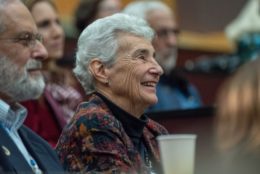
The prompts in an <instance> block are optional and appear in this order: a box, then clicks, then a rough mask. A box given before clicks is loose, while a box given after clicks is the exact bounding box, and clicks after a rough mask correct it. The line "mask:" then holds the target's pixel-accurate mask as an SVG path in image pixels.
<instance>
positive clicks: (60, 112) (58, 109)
mask: <svg viewBox="0 0 260 174" xmlns="http://www.w3.org/2000/svg"><path fill="white" fill-rule="evenodd" d="M24 3H25V5H26V6H27V7H28V9H29V10H30V12H31V14H32V16H33V18H34V20H35V22H36V24H37V27H38V30H39V33H40V34H41V35H42V36H43V45H44V46H45V47H46V49H47V51H48V55H49V59H48V60H47V61H45V62H44V63H43V73H44V77H45V81H46V88H45V90H44V94H43V95H42V96H41V98H40V99H39V100H30V101H27V102H24V103H23V105H24V106H25V107H26V108H27V109H28V117H27V119H26V121H25V124H26V125H27V126H29V127H30V128H32V129H33V130H34V131H35V132H36V133H38V134H39V135H41V136H42V137H43V138H44V139H46V140H47V141H48V142H49V143H50V144H51V145H52V146H55V145H56V142H57V140H58V138H59V136H60V133H61V131H62V128H63V127H64V126H65V125H66V123H67V122H68V121H69V120H70V118H71V117H72V115H73V114H74V111H75V110H76V106H77V104H78V103H79V102H80V101H81V100H82V97H81V95H80V93H79V92H78V91H77V90H76V89H75V88H73V87H72V83H71V78H70V76H69V75H70V73H69V72H67V70H65V68H62V67H60V66H58V65H57V61H58V60H60V59H62V57H63V53H64V40H65V35H64V31H63V28H62V26H61V23H60V18H59V16H58V13H57V9H56V6H55V4H54V3H53V2H52V1H51V0H24ZM36 115H37V117H36Z"/></svg>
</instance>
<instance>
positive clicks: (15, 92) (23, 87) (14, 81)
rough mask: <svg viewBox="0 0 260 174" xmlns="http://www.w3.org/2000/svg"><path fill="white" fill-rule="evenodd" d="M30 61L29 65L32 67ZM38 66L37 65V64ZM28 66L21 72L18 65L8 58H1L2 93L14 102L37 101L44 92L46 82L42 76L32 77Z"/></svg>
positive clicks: (0, 80)
mask: <svg viewBox="0 0 260 174" xmlns="http://www.w3.org/2000/svg"><path fill="white" fill-rule="evenodd" d="M32 61H35V62H36V60H29V61H28V62H30V63H27V65H28V64H29V66H31V64H33V63H32ZM36 64H37V63H36ZM26 67H27V66H25V67H24V69H23V71H22V72H21V70H19V68H18V67H17V65H16V64H15V63H13V62H11V61H10V60H9V58H6V57H0V91H1V93H4V94H5V95H7V96H8V97H10V98H11V99H12V100H14V101H18V102H19V101H25V100H29V99H37V98H38V97H39V96H40V95H41V94H42V93H43V90H44V87H45V82H44V78H43V76H42V75H37V76H36V75H35V76H34V77H30V75H29V74H28V72H27V68H26Z"/></svg>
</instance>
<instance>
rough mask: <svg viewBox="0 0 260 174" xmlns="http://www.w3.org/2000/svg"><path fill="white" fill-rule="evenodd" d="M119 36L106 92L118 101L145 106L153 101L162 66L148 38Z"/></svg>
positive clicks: (133, 106) (154, 101) (123, 104)
mask: <svg viewBox="0 0 260 174" xmlns="http://www.w3.org/2000/svg"><path fill="white" fill-rule="evenodd" d="M119 38H120V39H119V52H118V54H117V58H116V62H115V64H114V65H113V66H112V67H111V68H109V69H108V76H109V77H108V81H109V84H108V85H109V88H110V90H111V91H110V92H111V93H112V95H113V97H114V98H115V100H116V101H117V102H118V104H119V105H121V106H128V105H130V107H131V108H136V107H138V108H139V109H140V108H141V110H142V109H143V110H145V109H146V108H147V107H148V106H150V105H153V104H155V103H156V102H157V96H156V84H157V83H158V81H159V77H160V75H161V74H162V73H163V70H162V68H161V67H160V66H159V64H158V63H157V62H156V60H155V59H154V54H155V53H154V48H153V46H152V45H151V42H150V41H148V40H146V39H144V38H142V37H136V36H133V35H121V37H119Z"/></svg>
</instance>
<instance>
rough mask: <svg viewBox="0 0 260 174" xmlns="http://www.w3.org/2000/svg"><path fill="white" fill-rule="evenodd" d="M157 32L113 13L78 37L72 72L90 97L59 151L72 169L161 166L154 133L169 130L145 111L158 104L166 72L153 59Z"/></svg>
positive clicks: (132, 170)
mask: <svg viewBox="0 0 260 174" xmlns="http://www.w3.org/2000/svg"><path fill="white" fill-rule="evenodd" d="M153 37H154V33H153V30H152V29H151V28H150V27H149V26H148V25H147V23H146V22H145V21H144V20H142V19H139V18H136V17H131V16H128V15H125V14H115V15H112V16H109V17H105V18H102V19H99V20H97V21H95V22H94V23H92V24H90V25H89V26H88V27H87V28H86V29H85V30H84V31H83V32H82V34H81V35H80V37H79V41H78V51H77V55H76V56H77V60H76V68H75V69H74V72H75V74H76V76H77V77H78V79H79V81H80V82H81V84H82V86H83V87H84V88H85V90H86V92H87V93H88V94H89V95H90V96H91V97H90V99H89V101H88V102H84V103H81V104H80V105H79V107H78V110H77V111H76V114H75V115H74V117H73V118H72V120H71V122H70V123H69V124H68V125H67V126H66V127H65V129H64V130H63V132H62V135H61V137H60V139H59V142H58V145H57V152H58V154H59V157H60V160H61V162H62V163H63V165H64V167H65V168H66V170H68V171H70V172H83V173H88V172H90V173H91V172H105V173H121V172H123V173H150V172H152V171H155V170H159V169H158V168H159V162H160V159H159V152H158V144H157V142H156V137H157V136H158V135H161V134H166V133H167V131H166V130H165V128H164V127H162V126H161V125H159V124H158V123H156V122H154V121H152V120H151V119H149V118H148V117H147V116H146V115H144V114H143V113H144V111H145V109H146V108H147V107H149V106H150V105H153V104H155V103H156V102H157V96H156V84H157V83H158V81H159V77H160V75H162V73H163V70H162V68H161V67H160V66H159V65H158V63H157V62H156V60H155V59H154V56H155V52H154V48H153V46H152V45H151V41H152V39H153Z"/></svg>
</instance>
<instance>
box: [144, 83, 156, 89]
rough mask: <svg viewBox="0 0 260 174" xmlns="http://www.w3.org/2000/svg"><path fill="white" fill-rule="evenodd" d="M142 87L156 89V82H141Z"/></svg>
mask: <svg viewBox="0 0 260 174" xmlns="http://www.w3.org/2000/svg"><path fill="white" fill-rule="evenodd" d="M141 84H142V85H143V86H146V87H154V88H155V87H156V84H157V83H156V82H142V83H141Z"/></svg>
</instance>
